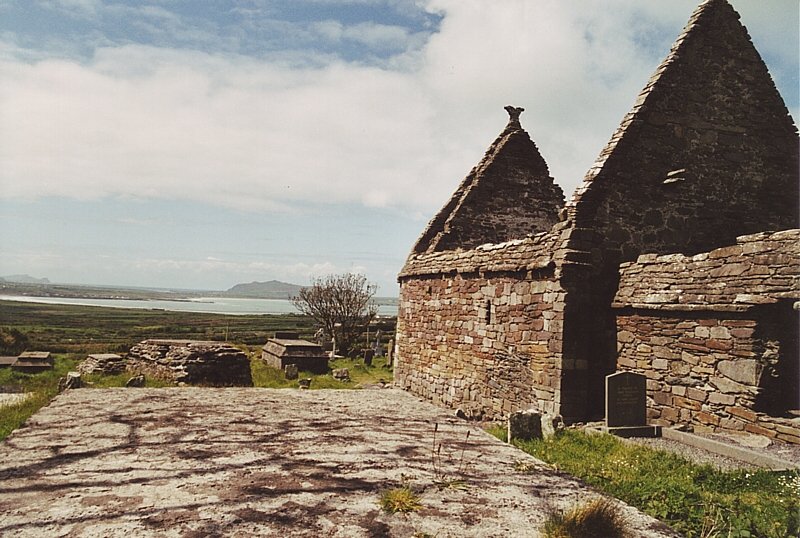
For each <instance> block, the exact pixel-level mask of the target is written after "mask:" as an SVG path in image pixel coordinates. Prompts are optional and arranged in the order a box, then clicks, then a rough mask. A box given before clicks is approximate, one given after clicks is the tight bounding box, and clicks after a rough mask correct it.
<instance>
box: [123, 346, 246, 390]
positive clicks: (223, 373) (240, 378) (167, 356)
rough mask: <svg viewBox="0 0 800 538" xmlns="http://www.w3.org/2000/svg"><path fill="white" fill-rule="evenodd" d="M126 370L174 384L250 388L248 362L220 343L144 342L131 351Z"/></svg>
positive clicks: (244, 356) (243, 356)
mask: <svg viewBox="0 0 800 538" xmlns="http://www.w3.org/2000/svg"><path fill="white" fill-rule="evenodd" d="M127 362H128V371H130V372H133V373H141V374H144V375H145V376H152V377H157V378H161V379H167V380H171V381H174V382H176V383H196V384H201V385H216V386H243V387H251V386H253V379H252V376H251V373H250V360H249V359H248V358H247V355H245V353H244V352H243V351H242V350H240V349H239V348H237V347H234V346H232V345H231V344H227V343H224V342H210V341H209V342H205V341H198V340H144V341H142V342H140V343H138V344H136V345H135V346H133V347H132V348H131V350H130V351H129V352H128V357H127Z"/></svg>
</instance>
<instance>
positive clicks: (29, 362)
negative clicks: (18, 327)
mask: <svg viewBox="0 0 800 538" xmlns="http://www.w3.org/2000/svg"><path fill="white" fill-rule="evenodd" d="M11 368H12V369H13V370H17V371H19V372H25V373H29V374H33V373H36V372H43V371H45V370H52V369H53V357H52V356H51V355H50V352H49V351H26V352H24V353H21V354H20V356H19V357H17V360H16V361H14V363H13V364H12V365H11Z"/></svg>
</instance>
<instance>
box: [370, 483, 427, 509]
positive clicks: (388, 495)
mask: <svg viewBox="0 0 800 538" xmlns="http://www.w3.org/2000/svg"><path fill="white" fill-rule="evenodd" d="M380 503H381V508H383V510H384V511H385V512H387V513H389V514H396V513H397V512H416V511H417V510H419V509H420V508H422V503H421V502H420V499H419V495H417V494H416V493H414V491H413V490H412V489H411V488H410V487H408V486H401V487H399V488H391V489H387V490H386V491H384V492H383V493H381V501H380Z"/></svg>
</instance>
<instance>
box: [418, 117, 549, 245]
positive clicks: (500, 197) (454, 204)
mask: <svg viewBox="0 0 800 538" xmlns="http://www.w3.org/2000/svg"><path fill="white" fill-rule="evenodd" d="M506 111H507V112H508V113H509V116H510V118H509V122H508V125H506V127H505V129H504V130H503V132H502V133H500V136H499V137H498V138H497V139H496V140H495V141H494V143H493V144H492V145H491V146H490V147H489V150H488V151H487V152H486V155H485V156H484V158H483V159H482V160H481V162H480V163H478V165H477V166H476V167H475V168H473V169H472V171H471V172H470V173H469V175H467V177H466V178H465V179H464V181H463V182H462V183H461V185H460V186H459V187H458V189H456V191H455V193H454V194H453V196H452V197H451V198H450V200H449V201H448V202H447V203H446V204H445V205H444V207H443V208H442V209H441V210H440V211H439V213H438V214H437V215H436V216H435V217H434V218H433V219H432V220H431V221H430V223H429V224H428V226H427V228H426V229H425V231H424V232H423V233H422V236H421V237H420V238H419V240H418V241H417V243H416V244H415V245H414V248H413V251H412V256H413V255H414V254H421V253H430V252H441V251H447V250H454V249H458V248H461V249H472V248H475V247H477V246H478V245H483V244H486V243H502V242H505V241H510V240H513V239H522V238H524V237H526V236H527V235H530V234H533V233H537V232H543V231H547V230H549V229H550V227H551V226H552V225H553V224H555V223H556V222H558V212H559V210H560V209H561V207H563V205H564V194H563V192H562V191H561V188H560V187H559V186H558V185H556V184H555V182H554V180H553V178H552V177H550V173H549V171H548V168H547V164H546V163H545V161H544V159H543V158H542V156H541V155H540V154H539V150H538V149H537V147H536V144H534V143H533V141H532V140H531V139H530V136H528V133H527V132H525V130H524V129H523V128H522V126H521V125H520V122H519V114H520V113H521V112H522V109H521V108H515V107H511V106H507V107H506Z"/></svg>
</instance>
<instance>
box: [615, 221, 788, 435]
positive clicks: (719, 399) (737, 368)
mask: <svg viewBox="0 0 800 538" xmlns="http://www.w3.org/2000/svg"><path fill="white" fill-rule="evenodd" d="M798 298H800V231H798V230H788V231H783V232H777V233H773V234H767V233H762V234H754V235H751V236H745V237H741V238H739V242H738V243H737V245H733V246H731V247H725V248H721V249H717V250H714V251H712V252H710V253H708V254H701V255H697V256H693V257H686V256H680V255H667V256H659V257H656V256H642V257H640V258H639V261H638V262H637V263H629V264H625V265H624V266H623V268H622V280H621V284H620V290H619V292H618V293H617V297H616V302H615V307H616V308H617V329H618V332H617V342H618V344H617V345H618V350H619V356H618V359H617V365H618V369H619V370H629V371H634V372H638V373H642V374H644V375H645V376H646V377H647V393H648V417H649V419H650V421H651V422H652V423H654V424H660V425H665V426H668V425H673V424H689V425H692V426H693V427H694V429H695V430H698V431H729V432H742V431H745V432H749V433H755V434H759V435H766V436H768V437H770V438H774V439H778V440H781V441H784V442H791V443H800V418H796V417H795V418H791V417H789V416H786V414H785V411H786V410H787V409H795V410H796V409H798V407H800V405H798V401H797V400H798V398H800V392H799V391H800V387H799V386H798V336H799V335H798V331H799V330H800V327H799V326H798V321H799V320H798V312H797V311H793V303H794V302H796V301H797V300H798Z"/></svg>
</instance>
